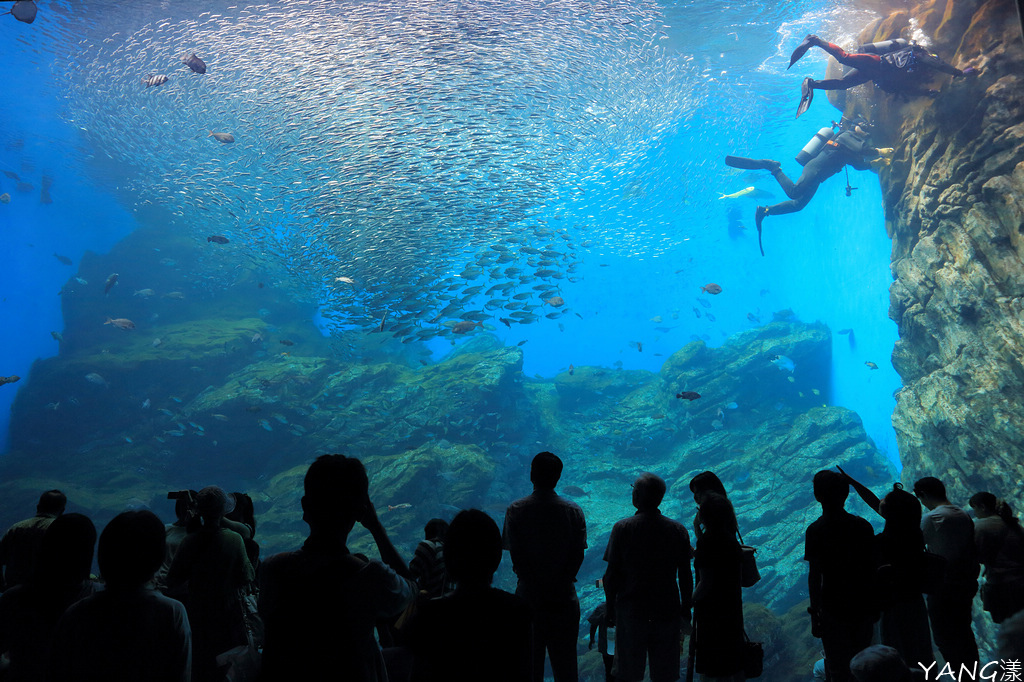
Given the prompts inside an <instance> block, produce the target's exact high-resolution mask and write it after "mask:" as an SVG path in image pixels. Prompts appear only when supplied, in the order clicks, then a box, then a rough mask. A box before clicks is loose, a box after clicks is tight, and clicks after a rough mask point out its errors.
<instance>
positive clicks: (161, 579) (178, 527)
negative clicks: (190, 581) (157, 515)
mask: <svg viewBox="0 0 1024 682" xmlns="http://www.w3.org/2000/svg"><path fill="white" fill-rule="evenodd" d="M170 495H174V496H175V497H174V516H175V521H174V523H169V524H167V525H166V526H165V527H164V539H165V540H166V546H167V549H166V553H165V554H164V561H163V563H162V564H160V570H158V571H157V572H156V578H155V581H156V586H157V588H158V589H160V591H161V592H163V593H164V594H166V595H167V596H168V597H173V598H175V599H178V600H179V601H184V600H185V595H186V594H187V593H188V590H187V589H186V587H185V586H184V585H181V586H179V587H178V589H177V590H173V591H169V590H168V588H167V571H169V570H171V562H172V561H174V555H175V554H177V553H178V548H180V547H181V541H182V540H184V539H185V536H186V535H188V534H189V532H190V531H194V530H197V529H198V528H199V526H200V524H201V521H200V520H199V517H198V516H197V515H196V501H195V496H196V491H194V490H182V491H180V492H177V493H170Z"/></svg>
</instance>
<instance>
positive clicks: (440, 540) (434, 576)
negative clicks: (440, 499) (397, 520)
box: [409, 519, 451, 598]
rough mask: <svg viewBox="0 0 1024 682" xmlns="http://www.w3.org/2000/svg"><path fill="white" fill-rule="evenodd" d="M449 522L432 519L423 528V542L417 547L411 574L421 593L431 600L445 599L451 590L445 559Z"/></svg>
mask: <svg viewBox="0 0 1024 682" xmlns="http://www.w3.org/2000/svg"><path fill="white" fill-rule="evenodd" d="M447 533H448V522H447V521H445V520H444V519H430V520H429V521H427V525H426V526H424V528H423V535H424V538H423V540H422V541H421V542H420V543H419V544H418V545H416V551H415V553H414V554H413V557H412V561H410V562H409V572H410V573H411V574H412V577H413V578H414V579H415V580H416V584H417V585H418V586H419V588H420V592H425V593H426V595H427V596H428V597H430V598H434V597H443V596H444V595H445V594H446V593H447V592H448V591H449V590H450V588H451V585H450V582H451V581H450V580H449V578H448V571H447V568H446V565H445V558H444V540H445V535H447Z"/></svg>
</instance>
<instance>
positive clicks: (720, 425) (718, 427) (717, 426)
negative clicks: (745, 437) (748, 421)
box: [711, 419, 725, 431]
mask: <svg viewBox="0 0 1024 682" xmlns="http://www.w3.org/2000/svg"><path fill="white" fill-rule="evenodd" d="M711 426H712V428H714V429H715V431H721V430H722V429H723V428H725V424H723V423H722V422H720V421H718V420H717V419H715V420H714V421H712V422H711Z"/></svg>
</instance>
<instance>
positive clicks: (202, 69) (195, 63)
mask: <svg viewBox="0 0 1024 682" xmlns="http://www.w3.org/2000/svg"><path fill="white" fill-rule="evenodd" d="M181 63H182V64H184V65H185V66H187V67H188V68H190V69H192V70H193V71H195V72H196V73H206V62H204V61H203V60H202V59H200V58H199V57H197V56H196V53H195V52H193V53H192V56H191V57H189V56H187V55H186V56H184V57H182V58H181Z"/></svg>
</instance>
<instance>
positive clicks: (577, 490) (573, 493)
mask: <svg viewBox="0 0 1024 682" xmlns="http://www.w3.org/2000/svg"><path fill="white" fill-rule="evenodd" d="M562 492H563V493H565V494H566V495H569V496H570V497H583V496H584V495H589V494H590V493H588V492H587V491H586V490H584V489H583V488H581V487H579V486H578V485H567V486H563V487H562Z"/></svg>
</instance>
